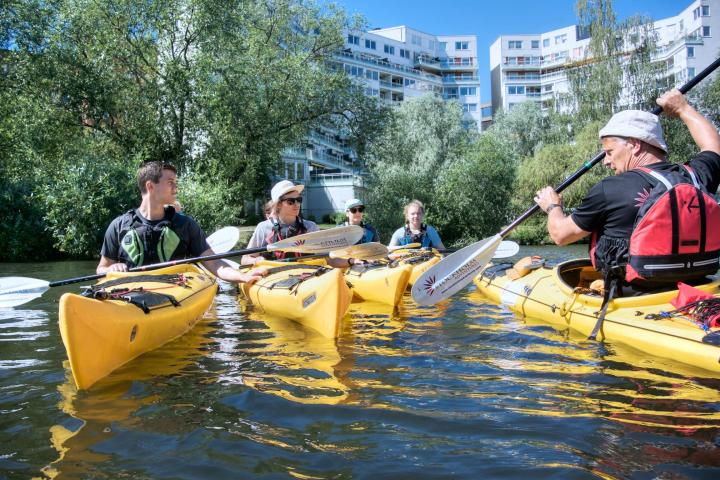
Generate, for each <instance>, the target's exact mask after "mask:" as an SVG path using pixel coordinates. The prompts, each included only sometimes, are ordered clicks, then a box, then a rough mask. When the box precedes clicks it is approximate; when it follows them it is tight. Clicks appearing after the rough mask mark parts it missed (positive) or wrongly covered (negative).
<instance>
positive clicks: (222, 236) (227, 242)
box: [207, 227, 240, 253]
mask: <svg viewBox="0 0 720 480" xmlns="http://www.w3.org/2000/svg"><path fill="white" fill-rule="evenodd" d="M238 240H240V229H238V228H237V227H223V228H221V229H220V230H218V231H217V232H215V233H213V234H212V235H210V236H209V237H207V242H208V245H210V248H212V250H213V252H215V253H227V252H229V251H230V250H232V249H233V248H234V247H235V245H236V244H237V242H238Z"/></svg>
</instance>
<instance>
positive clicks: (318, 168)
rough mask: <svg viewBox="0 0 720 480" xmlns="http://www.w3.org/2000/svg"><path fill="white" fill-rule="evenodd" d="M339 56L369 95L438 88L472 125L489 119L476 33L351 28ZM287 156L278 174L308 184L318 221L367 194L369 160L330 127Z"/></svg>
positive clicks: (394, 97)
mask: <svg viewBox="0 0 720 480" xmlns="http://www.w3.org/2000/svg"><path fill="white" fill-rule="evenodd" d="M335 61H336V65H337V67H338V68H342V69H343V70H344V71H345V72H346V73H347V74H348V75H349V76H350V77H351V78H353V80H354V81H355V83H356V84H357V85H358V87H359V88H363V89H364V92H365V94H366V95H368V96H372V97H377V98H379V99H381V100H382V101H385V102H388V103H390V104H399V103H401V102H403V101H405V100H407V99H410V98H413V97H416V96H420V95H423V94H426V93H432V94H435V95H438V96H441V97H442V98H443V99H445V100H448V101H458V102H460V104H461V106H462V109H463V122H464V123H465V126H466V128H469V129H474V130H480V129H482V128H483V126H484V125H485V126H487V125H489V123H490V121H491V114H490V109H489V108H488V105H481V102H480V80H479V76H478V62H477V37H476V36H475V35H446V36H436V35H431V34H428V33H425V32H421V31H419V30H415V29H412V28H409V27H406V26H399V27H392V28H384V29H375V30H372V31H369V32H360V31H353V32H348V33H347V36H346V39H345V48H344V49H343V50H342V51H341V52H338V54H337V55H336V56H335ZM483 107H485V108H483ZM283 162H284V166H285V171H284V172H282V171H281V172H278V179H279V178H280V177H283V175H284V177H283V178H288V179H290V180H293V181H295V182H297V183H303V184H305V185H306V192H307V193H306V203H305V205H304V206H303V212H304V215H305V216H306V217H310V218H315V219H316V220H318V221H320V220H322V219H323V217H325V216H326V215H328V214H330V213H333V212H341V211H343V208H344V203H345V201H346V200H348V199H350V198H356V197H359V198H363V196H364V186H363V179H362V175H361V174H362V172H363V168H364V166H363V165H361V164H360V162H359V161H358V160H357V158H356V156H355V153H354V152H353V151H352V150H351V149H350V148H348V147H347V145H346V144H345V143H344V141H343V138H342V137H341V136H340V135H338V134H337V132H334V131H332V130H330V129H327V130H324V129H320V130H318V131H316V132H313V133H312V134H311V135H310V136H309V137H308V138H307V144H306V145H305V146H304V147H303V148H299V149H292V150H287V151H286V152H285V153H284V154H283Z"/></svg>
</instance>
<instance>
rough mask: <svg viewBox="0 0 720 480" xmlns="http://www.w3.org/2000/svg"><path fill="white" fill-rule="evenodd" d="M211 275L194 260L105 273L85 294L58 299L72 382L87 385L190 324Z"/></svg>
mask: <svg viewBox="0 0 720 480" xmlns="http://www.w3.org/2000/svg"><path fill="white" fill-rule="evenodd" d="M216 292H217V284H216V283H215V278H214V277H213V276H212V275H209V274H208V273H206V272H205V271H204V270H201V269H200V268H199V267H196V266H194V265H178V266H175V267H169V268H164V269H159V270H153V271H151V272H147V273H146V272H136V273H126V272H124V273H120V272H111V273H109V274H107V275H106V276H105V277H104V278H103V279H102V280H101V281H100V282H99V283H98V284H96V285H94V286H93V287H92V291H91V292H89V294H90V297H88V296H83V295H76V294H72V293H66V294H64V295H63V296H62V297H61V298H60V320H59V324H60V333H61V335H62V339H63V343H64V344H65V349H66V350H67V355H68V359H69V360H70V366H71V368H72V373H73V377H74V378H75V383H76V385H77V386H78V388H80V389H86V388H90V387H91V386H92V385H93V384H94V383H95V382H97V381H98V380H100V379H101V378H103V377H105V376H107V375H108V374H109V373H110V372H112V371H113V370H115V369H117V368H119V367H121V366H122V365H124V364H126V363H127V362H129V361H130V360H132V359H134V358H136V357H138V356H140V355H142V354H143V353H146V352H149V351H151V350H154V349H156V348H158V347H160V346H162V345H164V344H166V343H167V342H169V341H170V340H173V339H175V338H177V337H179V336H181V335H183V334H185V333H186V332H187V331H188V330H190V329H192V328H193V326H195V323H196V322H197V321H198V320H199V319H200V318H201V317H202V315H203V313H205V311H206V310H207V309H208V307H209V306H210V304H211V303H212V301H213V299H214V298H215V293H216Z"/></svg>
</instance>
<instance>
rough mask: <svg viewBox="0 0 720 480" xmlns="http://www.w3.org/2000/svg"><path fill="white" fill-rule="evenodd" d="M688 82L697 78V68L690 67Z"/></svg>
mask: <svg viewBox="0 0 720 480" xmlns="http://www.w3.org/2000/svg"><path fill="white" fill-rule="evenodd" d="M687 73H688V75H687V76H688V80H690V79H691V78H693V77H695V67H688V72H687Z"/></svg>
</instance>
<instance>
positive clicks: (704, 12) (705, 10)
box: [702, 5, 710, 17]
mask: <svg viewBox="0 0 720 480" xmlns="http://www.w3.org/2000/svg"><path fill="white" fill-rule="evenodd" d="M702 16H703V17H709V16H710V5H703V6H702Z"/></svg>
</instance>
